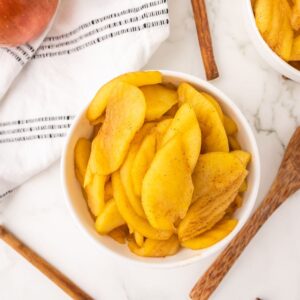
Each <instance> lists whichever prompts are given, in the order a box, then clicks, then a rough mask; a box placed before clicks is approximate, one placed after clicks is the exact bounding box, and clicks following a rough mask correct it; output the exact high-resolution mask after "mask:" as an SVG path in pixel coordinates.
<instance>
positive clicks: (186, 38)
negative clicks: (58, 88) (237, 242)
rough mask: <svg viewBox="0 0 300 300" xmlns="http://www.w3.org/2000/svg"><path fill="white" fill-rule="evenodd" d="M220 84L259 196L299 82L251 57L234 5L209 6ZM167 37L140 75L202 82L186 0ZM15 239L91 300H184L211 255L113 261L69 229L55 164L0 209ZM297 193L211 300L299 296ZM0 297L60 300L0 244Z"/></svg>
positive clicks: (294, 107)
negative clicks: (252, 156)
mask: <svg viewBox="0 0 300 300" xmlns="http://www.w3.org/2000/svg"><path fill="white" fill-rule="evenodd" d="M207 2H208V6H209V17H210V20H211V27H212V34H213V40H214V45H215V54H216V59H217V63H218V66H219V70H220V74H221V77H220V78H219V79H218V80H216V81H214V82H213V83H214V84H215V85H216V86H217V87H219V88H221V89H222V90H223V91H224V92H225V93H226V94H227V95H228V96H230V97H231V98H232V99H234V100H235V101H236V103H237V104H238V106H239V107H240V108H241V109H242V111H243V112H244V113H245V115H246V116H247V118H248V120H249V121H250V122H251V123H252V125H253V127H254V128H255V131H256V137H257V141H258V144H259V150H260V153H261V158H262V182H261V189H260V196H259V199H258V202H259V201H260V200H261V198H262V195H263V194H264V193H265V192H266V190H267V189H268V187H269V185H270V183H271V181H272V179H273V178H274V176H275V172H276V169H277V168H278V165H279V163H280V160H281V157H282V153H283V149H284V146H285V145H286V143H287V142H288V140H289V138H290V136H291V134H292V132H293V130H294V129H295V127H296V125H299V121H300V99H299V98H300V85H299V84H296V83H293V82H291V81H287V80H284V79H282V77H281V76H280V75H279V74H277V73H276V72H275V71H273V70H272V69H270V68H269V66H268V65H266V63H265V62H264V61H262V60H261V58H260V57H259V56H258V54H257V52H256V51H255V49H254V47H253V46H252V44H251V43H250V41H249V39H248V37H247V34H246V31H245V29H244V26H243V16H242V13H241V7H240V5H241V2H242V1H240V0H231V1H223V0H209V1H207ZM169 4H170V17H171V35H170V37H169V39H168V40H167V41H166V42H165V43H164V44H163V45H162V46H161V47H160V48H159V50H158V51H157V53H156V54H155V55H154V56H153V57H152V59H151V60H150V62H149V63H148V65H147V66H146V68H151V69H156V68H162V69H172V70H179V71H184V72H187V73H191V74H194V75H197V76H200V77H202V78H203V77H204V75H203V74H204V73H203V67H202V63H201V58H200V54H199V48H198V43H197V37H196V31H195V26H194V22H193V17H192V11H191V6H190V4H189V1H183V0H170V1H169ZM0 212H1V213H0V218H1V221H3V222H4V223H5V224H6V225H7V226H8V227H9V228H10V229H11V230H12V231H13V232H14V233H16V234H17V235H18V236H20V237H21V238H22V239H23V240H24V241H25V242H26V243H27V244H28V245H29V246H31V247H32V248H33V249H34V250H36V251H37V252H39V253H40V254H41V255H42V256H44V257H45V258H46V259H47V260H49V261H50V262H51V263H53V264H54V265H55V266H57V267H58V268H59V269H60V270H61V271H62V272H64V273H65V274H66V275H68V276H69V277H70V278H72V279H73V280H74V281H75V282H76V283H78V284H79V285H80V286H81V287H82V288H83V289H85V290H86V291H87V292H88V293H90V294H91V295H92V296H94V297H95V298H96V299H113V300H114V299H118V300H119V299H120V300H123V299H124V300H125V299H130V300H148V299H149V300H150V299H151V300H152V299H155V300H165V299H166V300H168V299H170V300H179V299H188V293H189V291H190V289H191V287H192V286H193V284H194V283H195V281H196V279H197V278H198V277H199V276H200V275H201V274H202V273H203V272H204V271H205V269H206V267H207V266H208V265H209V264H210V263H211V262H212V260H213V259H214V257H212V258H209V259H206V260H204V261H203V262H199V263H195V264H193V265H190V266H187V267H182V268H179V269H170V270H158V269H148V268H145V267H138V266H131V265H125V264H124V265H123V264H120V262H119V261H115V260H114V259H112V258H111V257H110V256H106V255H104V254H103V253H101V251H99V249H98V248H96V247H95V246H94V245H93V244H91V242H90V241H89V240H87V239H86V237H85V236H83V235H82V233H81V232H80V231H79V230H78V228H77V227H76V225H75V223H74V222H73V220H72V219H71V216H70V214H69V212H68V211H67V208H66V206H65V202H64V199H63V195H62V190H61V187H60V179H59V163H58V162H57V163H56V164H55V165H53V166H52V167H51V168H50V169H48V170H46V171H44V172H43V173H41V174H40V175H38V176H36V177H35V178H33V179H32V180H30V181H29V182H28V183H26V184H24V185H23V186H22V187H21V188H19V189H18V190H17V191H16V192H15V193H14V194H13V195H11V196H10V199H6V200H5V202H3V203H1V206H0ZM299 213H300V193H298V194H296V195H294V196H293V197H292V198H291V199H290V200H289V201H288V202H287V203H286V204H284V205H283V206H282V207H281V208H280V209H279V210H278V211H277V212H276V213H275V214H274V216H273V217H272V218H271V219H270V220H269V221H268V222H267V224H266V225H265V226H264V227H263V228H262V230H261V231H260V232H259V233H258V235H257V236H256V237H255V239H254V240H253V241H252V243H251V244H250V245H249V246H248V248H247V249H246V251H245V252H244V253H243V255H242V257H241V258H240V259H239V260H238V262H237V263H236V264H235V265H234V267H233V269H232V270H231V271H230V273H229V274H228V275H227V277H226V278H225V280H224V281H223V283H222V285H221V286H220V287H219V288H218V290H217V291H216V292H215V294H214V295H213V297H212V299H216V300H217V299H218V300H224V299H225V300H227V299H230V300H238V299H243V300H244V299H245V300H248V299H249V300H252V299H253V300H254V299H255V298H256V297H261V298H262V299H264V300H282V299H285V300H298V299H300V285H299V282H300V268H299V265H300V239H299V235H300V231H299V228H300V218H299ZM0 299H1V300H7V299H9V300H10V299H67V296H66V295H65V294H64V293H63V292H62V291H61V290H59V289H58V288H57V287H56V286H55V285H53V284H52V283H51V282H50V281H49V280H48V279H46V278H45V277H44V276H43V275H42V274H41V273H39V271H37V270H35V269H34V268H33V267H32V266H31V265H30V264H28V263H27V262H26V261H25V260H23V259H22V258H20V256H19V255H17V254H16V253H15V252H14V251H12V250H11V249H10V248H8V247H7V246H6V245H4V244H3V243H1V242H0Z"/></svg>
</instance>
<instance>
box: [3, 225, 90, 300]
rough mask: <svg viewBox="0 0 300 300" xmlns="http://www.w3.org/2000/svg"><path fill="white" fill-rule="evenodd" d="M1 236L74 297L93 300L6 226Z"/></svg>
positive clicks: (81, 299) (80, 299)
mask: <svg viewBox="0 0 300 300" xmlns="http://www.w3.org/2000/svg"><path fill="white" fill-rule="evenodd" d="M0 238H1V239H2V240H3V241H4V242H6V243H7V244H8V245H9V246H11V247H12V248H13V249H14V250H16V251H17V252H18V253H19V254H21V255H22V256H23V257H24V258H26V259H27V260H28V261H29V262H30V263H31V264H32V265H34V266H35V267H36V268H38V269H39V270H40V271H41V272H42V273H44V274H45V275H46V276H47V277H48V278H49V279H51V280H52V281H53V282H54V283H55V284H56V285H58V286H59V287H60V288H61V289H62V290H63V291H65V292H66V293H67V294H68V295H69V296H70V297H71V298H72V299H78V300H92V299H93V298H92V297H91V296H89V295H88V294H86V293H85V292H84V291H82V290H81V289H80V288H79V287H78V286H77V285H76V284H75V283H73V282H72V281H71V280H70V279H69V278H67V277H66V276H65V275H63V274H62V273H61V272H60V271H59V270H57V269H56V268H55V267H53V266H51V265H50V264H49V263H48V262H47V261H45V260H44V259H43V258H42V257H40V256H39V255H38V254H37V253H35V252H34V251H33V250H31V249H29V248H28V247H27V246H26V245H25V244H23V243H22V242H21V241H20V240H18V239H17V238H16V237H15V236H14V235H13V234H12V233H10V232H9V231H8V230H7V229H6V228H4V227H3V226H0Z"/></svg>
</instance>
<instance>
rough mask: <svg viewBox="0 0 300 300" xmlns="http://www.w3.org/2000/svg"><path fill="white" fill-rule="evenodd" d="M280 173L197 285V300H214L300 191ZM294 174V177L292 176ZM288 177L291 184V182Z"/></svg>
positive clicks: (193, 293)
mask: <svg viewBox="0 0 300 300" xmlns="http://www.w3.org/2000/svg"><path fill="white" fill-rule="evenodd" d="M280 173H281V172H280ZM280 173H279V174H278V175H277V178H276V179H275V181H274V183H273V185H272V187H271V189H270V191H269V193H268V194H267V196H266V197H265V199H264V200H263V202H262V203H261V204H260V206H259V207H258V208H257V210H256V211H255V212H254V214H253V215H252V216H251V218H250V219H249V220H248V221H247V222H246V224H245V225H244V226H243V228H242V229H241V230H240V232H239V233H238V234H237V235H236V237H235V238H234V239H233V240H232V241H231V242H230V243H229V245H228V246H227V247H226V248H225V250H224V251H223V252H222V253H221V254H220V255H219V256H218V258H217V259H216V260H215V262H214V263H213V264H212V265H211V266H210V268H209V269H208V270H207V271H206V272H205V274H204V275H203V276H202V278H201V279H200V280H199V281H198V282H197V283H196V285H195V286H194V288H193V289H192V291H191V293H190V297H191V298H192V299H193V300H196V299H197V300H206V299H208V298H209V297H210V295H211V294H212V293H213V291H214V290H215V289H216V288H217V287H218V285H219V284H220V282H221V281H222V279H223V278H224V276H225V275H226V274H227V272H228V271H229V270H230V268H231V267H232V265H233V264H234V262H235V261H236V260H237V259H238V257H239V256H240V255H241V253H242V252H243V250H244V249H245V248H246V246H247V245H248V244H249V242H250V241H251V239H252V238H253V237H254V235H255V234H256V233H257V231H258V230H259V229H260V227H261V226H262V225H263V224H264V223H265V222H266V220H267V219H268V218H269V217H270V216H271V215H272V213H273V212H274V211H275V210H276V209H277V208H278V207H279V206H280V205H281V203H283V202H284V200H285V199H287V198H288V197H289V196H290V195H291V194H293V193H294V192H295V191H296V190H297V189H298V188H299V187H298V186H296V185H293V184H291V183H292V182H294V181H295V182H297V180H294V179H293V178H291V177H289V176H288V175H286V176H285V178H284V177H282V176H281V174H280ZM290 174H291V176H293V173H292V172H290ZM288 177H289V180H287V178H288ZM298 181H299V180H298Z"/></svg>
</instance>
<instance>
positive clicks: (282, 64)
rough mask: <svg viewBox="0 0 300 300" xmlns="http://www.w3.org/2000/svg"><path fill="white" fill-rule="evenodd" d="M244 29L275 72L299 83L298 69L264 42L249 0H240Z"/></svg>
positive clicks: (299, 74) (299, 72)
mask: <svg viewBox="0 0 300 300" xmlns="http://www.w3.org/2000/svg"><path fill="white" fill-rule="evenodd" d="M242 5H243V10H244V19H245V24H246V30H247V32H248V34H249V36H250V39H251V41H252V43H253V44H254V46H255V48H256V49H257V51H258V53H259V54H260V56H261V57H262V58H263V59H264V60H265V61H266V62H267V63H268V64H269V65H270V66H271V67H272V68H273V69H275V70H276V71H277V72H279V73H280V74H282V75H284V76H285V77H287V78H290V79H292V80H294V81H296V82H299V83H300V71H299V70H297V69H296V68H294V67H292V66H291V65H289V64H288V63H287V62H286V61H284V60H283V59H282V58H280V57H279V56H278V55H277V54H276V53H275V52H274V51H273V50H272V49H271V48H270V47H269V45H268V44H267V43H266V42H265V40H264V39H263V37H262V36H261V34H260V32H259V30H258V28H257V26H256V22H255V17H254V13H253V9H252V6H251V0H245V1H242Z"/></svg>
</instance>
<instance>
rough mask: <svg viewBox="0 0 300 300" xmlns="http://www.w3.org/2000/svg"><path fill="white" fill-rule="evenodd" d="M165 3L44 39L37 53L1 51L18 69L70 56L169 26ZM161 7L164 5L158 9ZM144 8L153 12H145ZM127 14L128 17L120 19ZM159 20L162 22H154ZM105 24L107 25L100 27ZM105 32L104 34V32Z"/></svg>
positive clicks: (31, 49) (25, 48)
mask: <svg viewBox="0 0 300 300" xmlns="http://www.w3.org/2000/svg"><path fill="white" fill-rule="evenodd" d="M166 3H167V0H156V1H149V2H148V3H145V4H143V5H141V6H138V7H133V8H129V9H126V10H122V11H119V12H116V13H112V14H109V15H106V16H103V17H101V18H97V19H93V20H91V21H89V22H86V23H84V24H81V25H80V26H78V27H77V28H75V29H73V30H71V31H69V32H67V33H64V34H60V35H56V36H49V37H46V38H45V40H44V41H43V43H42V45H41V46H40V47H39V48H38V49H37V51H36V49H34V47H33V46H32V45H30V44H26V45H23V46H19V47H16V48H10V47H3V48H2V49H3V50H4V51H6V52H7V53H9V54H10V55H11V56H12V57H14V58H15V59H16V61H18V62H19V63H20V65H21V66H23V65H25V64H26V63H27V62H28V61H29V60H30V59H41V58H49V57H56V56H62V55H69V54H73V53H76V52H79V51H82V50H84V49H86V48H88V47H91V46H95V45H97V44H99V43H101V42H104V41H106V40H109V39H112V38H114V37H118V36H121V35H124V34H128V33H132V32H138V31H142V30H145V29H148V28H155V27H159V26H164V25H167V24H169V19H168V9H167V8H166V6H165V4H166ZM161 5H164V6H163V7H160V6H161ZM147 9H153V10H152V11H150V12H149V11H145V10H147ZM127 15H128V17H127V18H125V19H122V18H124V17H126V16H127ZM130 15H131V16H130ZM158 17H161V19H159V20H157V18H158ZM151 19H155V21H154V20H152V21H151ZM105 22H109V23H107V24H103V23H105ZM102 24H103V25H102ZM100 25H101V26H100ZM113 30H116V31H113ZM105 31H107V32H106V33H104V32H105ZM0 49H1V48H0Z"/></svg>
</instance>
